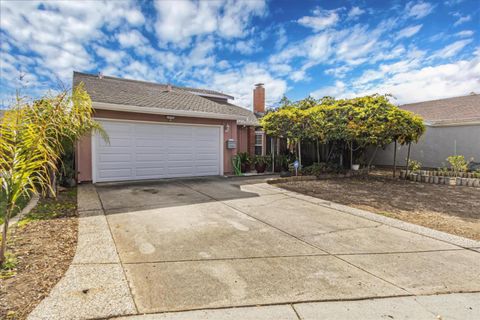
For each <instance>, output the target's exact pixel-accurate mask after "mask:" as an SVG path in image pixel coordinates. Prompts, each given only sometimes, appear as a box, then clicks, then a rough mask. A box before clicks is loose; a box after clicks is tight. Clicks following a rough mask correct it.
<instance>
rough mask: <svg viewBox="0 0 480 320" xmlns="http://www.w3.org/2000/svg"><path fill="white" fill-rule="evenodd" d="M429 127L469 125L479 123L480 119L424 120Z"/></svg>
mask: <svg viewBox="0 0 480 320" xmlns="http://www.w3.org/2000/svg"><path fill="white" fill-rule="evenodd" d="M424 123H425V125H426V126H429V127H450V126H471V125H478V124H480V119H466V120H436V121H435V120H434V121H424Z"/></svg>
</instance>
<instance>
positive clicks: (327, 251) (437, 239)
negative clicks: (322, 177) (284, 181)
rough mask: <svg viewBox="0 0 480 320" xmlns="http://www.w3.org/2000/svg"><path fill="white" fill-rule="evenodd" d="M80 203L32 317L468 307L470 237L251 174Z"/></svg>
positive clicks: (139, 187) (446, 315) (457, 311)
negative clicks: (62, 257) (68, 240)
mask: <svg viewBox="0 0 480 320" xmlns="http://www.w3.org/2000/svg"><path fill="white" fill-rule="evenodd" d="M78 206H79V211H80V215H81V218H80V225H79V242H78V248H77V252H76V256H75V258H74V262H73V264H72V265H71V267H70V269H69V270H68V271H67V273H66V275H65V277H64V278H63V279H62V280H61V281H60V282H59V284H58V285H57V286H56V287H55V288H54V290H53V291H52V292H51V294H50V296H49V297H48V298H47V299H45V300H44V301H43V302H42V303H41V304H40V305H39V306H38V307H37V308H36V309H35V310H34V311H33V312H32V314H31V315H30V319H65V318H68V319H97V318H109V317H114V316H134V315H138V318H139V319H239V318H242V319H318V318H325V319H335V318H339V319H349V317H350V318H352V319H353V317H355V318H356V319H358V318H369V319H370V318H372V319H376V318H378V319H384V318H391V317H394V318H395V319H398V318H400V319H409V318H413V319H435V317H436V316H437V315H441V316H442V317H443V319H455V317H453V316H457V317H458V318H459V319H477V318H478V312H479V310H478V305H480V295H479V293H478V292H480V253H479V252H478V248H480V243H478V242H476V241H473V240H469V239H464V238H460V237H455V236H451V235H448V234H445V233H441V232H437V231H434V230H430V229H428V228H423V227H419V226H415V225H410V224H408V223H404V222H401V221H398V220H395V219H388V218H384V217H380V216H378V215H375V214H372V213H369V212H365V211H362V210H356V209H353V208H349V207H345V206H341V205H337V204H334V203H331V202H326V201H322V200H319V199H316V198H312V197H308V196H304V195H300V194H297V193H293V192H290V191H286V190H283V189H280V188H277V187H275V186H271V185H268V184H266V183H264V181H262V180H252V179H215V178H212V179H191V180H189V179H187V180H172V181H161V182H148V183H139V184H130V185H129V184H114V185H104V186H98V187H94V186H92V185H84V186H79V192H78ZM105 214H106V215H105ZM461 292H470V293H461ZM252 306H258V307H252ZM232 307H234V308H232ZM201 309H204V310H201ZM205 309H211V310H205ZM193 310H197V311H193ZM172 311H175V312H172ZM144 313H148V314H149V315H148V316H142V315H141V314H144ZM335 315H336V316H337V317H336V316H335ZM299 317H300V318H299ZM129 318H130V317H129ZM132 318H133V319H135V318H136V317H132Z"/></svg>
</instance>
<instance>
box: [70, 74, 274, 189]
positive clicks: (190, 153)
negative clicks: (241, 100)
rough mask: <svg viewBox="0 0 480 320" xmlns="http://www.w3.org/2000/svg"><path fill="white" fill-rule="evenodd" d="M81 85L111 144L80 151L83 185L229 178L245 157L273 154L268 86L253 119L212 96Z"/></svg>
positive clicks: (162, 87)
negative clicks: (263, 124) (265, 126)
mask: <svg viewBox="0 0 480 320" xmlns="http://www.w3.org/2000/svg"><path fill="white" fill-rule="evenodd" d="M80 83H83V84H84V86H85V89H86V90H87V92H88V93H89V95H90V97H91V99H92V106H93V108H94V118H95V119H96V120H97V121H98V122H99V123H101V124H102V126H103V128H104V129H105V131H106V133H107V134H108V136H109V141H108V142H107V141H104V140H103V139H102V138H101V136H100V135H99V134H93V135H91V136H87V137H84V138H82V139H81V140H80V141H79V142H78V143H77V146H76V157H75V159H76V169H77V179H78V181H79V182H80V183H81V182H93V183H95V182H107V181H127V180H142V179H158V178H173V177H190V176H210V175H225V174H231V173H232V172H233V165H232V157H233V156H234V155H236V154H237V153H239V152H248V153H250V154H251V155H253V154H265V151H266V150H265V149H266V148H265V146H266V138H265V135H264V133H263V132H262V131H261V130H260V129H259V123H258V117H260V116H262V115H263V114H264V112H265V88H264V86H263V84H257V85H255V88H254V90H253V97H254V99H253V111H251V110H248V109H246V108H243V107H240V106H236V105H234V104H232V103H230V102H229V100H233V99H234V97H232V96H230V95H228V94H225V93H222V92H219V91H215V90H209V89H197V88H187V87H178V86H173V85H168V84H158V83H151V82H145V81H137V80H130V79H122V78H115V77H108V76H103V75H101V74H99V75H92V74H86V73H80V72H74V74H73V85H74V86H76V85H78V84H80Z"/></svg>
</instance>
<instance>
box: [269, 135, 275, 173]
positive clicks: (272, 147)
mask: <svg viewBox="0 0 480 320" xmlns="http://www.w3.org/2000/svg"><path fill="white" fill-rule="evenodd" d="M274 142H275V139H273V137H271V138H270V144H271V147H270V149H271V150H270V152H271V153H272V172H275V143H274Z"/></svg>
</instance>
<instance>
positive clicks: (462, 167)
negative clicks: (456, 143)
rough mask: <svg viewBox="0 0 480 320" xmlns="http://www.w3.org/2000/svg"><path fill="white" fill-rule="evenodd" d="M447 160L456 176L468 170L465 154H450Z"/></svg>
mask: <svg viewBox="0 0 480 320" xmlns="http://www.w3.org/2000/svg"><path fill="white" fill-rule="evenodd" d="M447 161H448V163H450V168H451V169H452V171H453V173H454V174H455V176H458V174H459V173H460V172H466V171H467V168H468V164H467V161H466V160H465V157H464V156H450V157H448V158H447Z"/></svg>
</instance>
